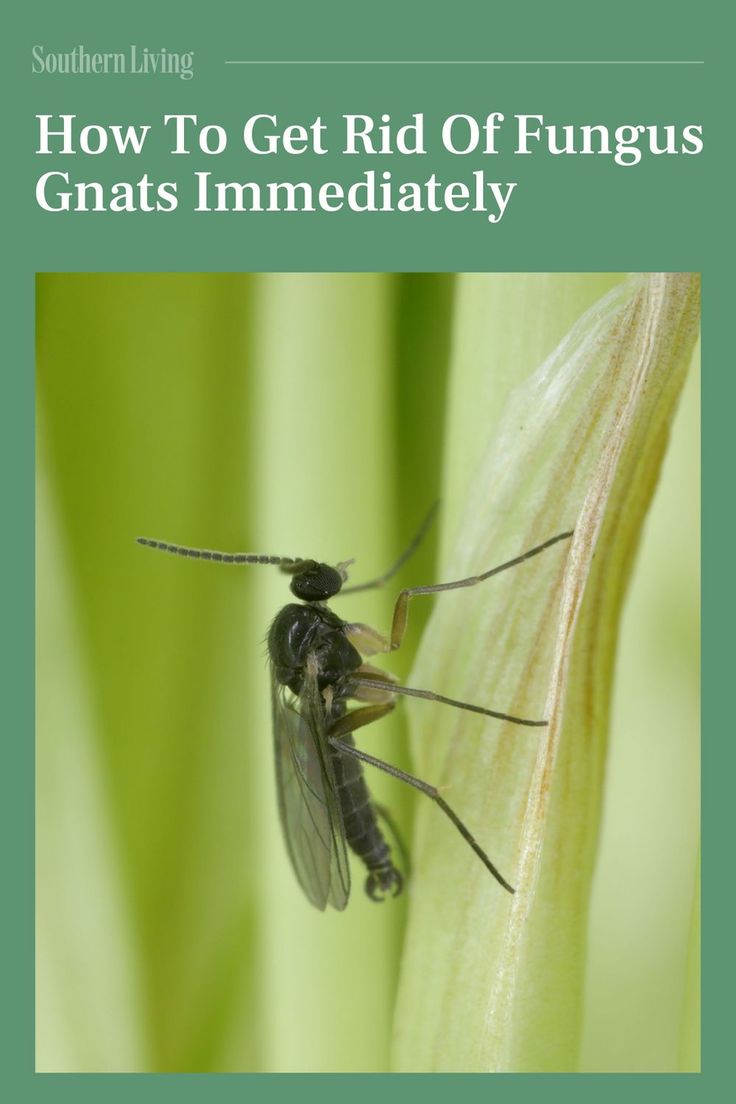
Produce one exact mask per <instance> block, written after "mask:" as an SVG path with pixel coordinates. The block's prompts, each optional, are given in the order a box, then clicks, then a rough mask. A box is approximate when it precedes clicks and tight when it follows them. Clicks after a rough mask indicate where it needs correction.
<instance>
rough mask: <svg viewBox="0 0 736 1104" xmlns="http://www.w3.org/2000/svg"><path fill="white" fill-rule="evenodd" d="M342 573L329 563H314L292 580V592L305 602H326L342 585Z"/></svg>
mask: <svg viewBox="0 0 736 1104" xmlns="http://www.w3.org/2000/svg"><path fill="white" fill-rule="evenodd" d="M342 582H343V580H342V575H341V574H340V572H339V571H338V570H337V569H336V568H334V567H330V565H329V564H324V563H318V564H313V565H312V566H311V567H309V568H308V569H307V570H306V571H300V572H299V574H298V575H295V576H294V578H293V579H292V580H291V593H292V594H293V595H294V596H295V597H296V598H301V600H302V601H303V602H324V601H325V600H326V599H327V598H332V597H333V595H335V594H337V593H338V591H339V590H340V588H341V587H342Z"/></svg>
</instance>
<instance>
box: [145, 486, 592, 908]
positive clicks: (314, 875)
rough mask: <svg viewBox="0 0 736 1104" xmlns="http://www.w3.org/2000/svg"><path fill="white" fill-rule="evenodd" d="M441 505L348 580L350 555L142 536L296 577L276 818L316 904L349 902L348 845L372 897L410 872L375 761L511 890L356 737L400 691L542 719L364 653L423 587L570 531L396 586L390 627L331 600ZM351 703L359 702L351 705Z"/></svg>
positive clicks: (278, 745)
mask: <svg viewBox="0 0 736 1104" xmlns="http://www.w3.org/2000/svg"><path fill="white" fill-rule="evenodd" d="M434 511H435V507H433V509H432V511H430V514H429V515H428V516H427V518H425V520H424V522H423V524H422V526H421V527H420V529H419V532H418V533H417V534H416V536H415V537H414V539H413V540H412V542H411V543H410V545H409V546H408V548H407V549H406V550H405V551H404V552H403V553H402V555H401V556H400V557H399V559H398V560H397V561H396V563H395V564H393V566H392V567H391V568H390V569H389V570H388V571H386V572H385V573H384V574H383V575H380V576H378V577H377V578H375V579H371V580H370V581H369V582H367V583H361V584H358V585H352V586H345V583H346V582H347V579H348V571H347V569H348V567H349V566H350V564H351V563H352V562H353V561H352V560H348V561H344V562H342V563H338V564H337V565H336V566H334V567H333V566H331V565H330V564H326V563H319V562H317V561H316V560H309V559H301V558H298V557H297V558H292V557H289V556H268V555H259V554H256V553H250V552H212V551H208V550H206V549H200V548H188V547H185V546H182V545H178V544H168V543H167V542H165V541H160V540H151V539H149V538H148V537H138V538H137V541H138V543H139V544H142V545H145V546H146V547H148V548H155V549H158V550H159V551H162V552H170V553H173V554H174V555H177V556H186V557H190V558H192V559H199V560H212V561H213V562H215V563H225V564H271V565H274V566H277V567H278V568H279V569H280V570H281V571H282V572H284V573H286V574H287V575H290V576H291V584H290V587H291V592H292V594H293V595H294V597H295V598H297V599H299V604H297V603H290V604H289V605H287V606H284V608H283V609H282V610H281V611H280V612H279V613H278V614H277V615H276V617H275V619H274V621H273V623H272V624H271V627H270V629H269V631H268V638H267V642H268V655H269V664H270V671H271V698H272V712H273V736H274V746H275V756H276V781H277V792H278V804H279V813H280V818H281V826H282V829H283V833H284V838H285V841H286V846H287V850H288V852H289V856H290V859H291V864H292V866H293V868H294V872H295V874H296V876H297V879H298V881H299V884H300V885H301V887H302V889H303V890H304V892H305V894H306V896H307V897H308V899H309V900H310V901H311V903H312V904H313V905H315V906H316V907H317V908H319V909H324V908H325V907H326V906H327V905H331V906H332V907H333V908H335V909H344V908H345V906H346V904H347V902H348V897H349V895H350V868H349V864H348V850H347V849H348V847H350V848H351V849H352V851H353V852H354V853H355V854H356V855H357V856H358V857H359V858H360V859H361V860H362V861H363V863H364V864H365V866H366V869H367V871H368V876H367V878H366V882H365V890H366V893H367V894H368V896H369V897H370V898H371V900H373V901H381V900H383V899H384V898H385V897H386V896H388V895H389V894H390V895H392V896H394V897H396V896H397V895H398V894H399V893H400V892H401V890H402V886H403V877H402V874H401V872H400V870H399V869H398V867H397V866H396V865H395V864H394V861H393V858H392V853H391V848H390V846H389V844H388V843H387V841H386V839H385V836H384V834H383V832H382V829H381V824H380V821H381V819H383V820H385V821H386V822H387V824H388V826H389V828H390V829H392V830H393V825H392V823H391V820H390V817H389V816H388V814H387V812H386V811H385V810H384V809H383V808H382V807H381V806H379V805H377V804H376V802H374V801H373V800H372V798H371V795H370V792H369V790H368V786H367V783H366V781H365V777H364V774H363V764H364V763H368V764H370V765H371V766H373V767H377V768H378V769H379V770H382V771H385V772H386V773H387V774H390V775H392V776H393V777H394V778H398V779H400V780H401V781H402V782H405V783H407V784H408V785H409V786H412V787H413V788H414V789H416V790H419V791H420V792H421V793H423V794H426V795H427V796H428V797H430V798H431V799H432V800H433V801H434V802H435V804H436V805H437V806H438V807H439V808H440V809H441V810H442V812H443V813H444V814H445V816H447V817H448V818H449V820H451V821H452V823H453V824H454V825H455V827H456V828H457V830H458V831H459V832H460V835H461V836H462V837H463V839H464V840H465V842H466V843H467V844H469V846H470V847H471V848H472V849H473V851H474V852H475V853H476V855H477V856H478V858H479V859H480V860H481V862H482V863H483V864H484V866H485V867H486V869H487V870H488V871H489V872H490V873H491V874H492V875H493V877H494V878H495V879H496V881H497V882H498V883H499V884H500V885H501V886H503V888H504V889H506V890H508V892H509V893H513V892H514V889H513V887H512V886H511V885H510V884H509V882H508V881H507V880H506V879H505V878H504V876H503V875H502V874H501V873H500V871H499V870H498V869H497V868H496V866H495V865H494V864H493V863H492V862H491V860H490V858H489V857H488V855H487V854H486V852H485V851H484V850H483V848H482V847H481V846H480V844H479V843H478V842H477V840H476V839H475V837H474V836H473V835H472V834H471V832H470V831H469V829H468V828H467V827H466V826H465V824H464V823H463V822H462V820H461V819H460V818H459V817H458V815H457V814H456V813H455V811H454V810H453V809H452V808H451V807H450V806H449V805H448V804H447V802H446V801H445V799H444V798H443V797H442V795H441V794H440V793H439V792H438V791H437V789H436V788H435V787H434V786H432V785H430V784H429V783H428V782H424V781H422V779H420V778H416V777H415V776H414V775H412V774H408V773H407V772H406V771H403V770H400V769H399V768H398V767H395V766H392V765H391V764H390V763H386V762H384V761H383V760H382V759H377V758H376V757H375V756H373V755H369V754H368V753H367V752H365V751H362V750H361V749H360V748H358V747H356V745H355V741H354V738H353V733H354V732H355V731H356V730H357V729H359V728H362V727H363V726H364V725H367V724H372V723H373V722H374V721H377V720H379V719H380V718H381V717H385V716H386V715H387V714H388V713H390V712H391V710H392V709H393V708H394V706H395V699H396V696H397V695H408V696H410V697H416V698H425V699H428V700H430V701H436V702H442V703H443V704H445V705H449V706H453V707H455V708H457V709H465V710H469V711H470V712H472V713H482V714H483V715H484V716H487V717H495V718H497V719H499V720H502V721H508V722H511V723H512V724H518V725H529V726H534V727H539V726H544V725H546V724H547V723H548V722H547V721H545V720H540V721H535V720H528V719H526V718H524V717H514V716H511V715H509V714H507V713H500V712H498V711H496V710H493V709H486V708H483V707H481V706H479V705H472V704H470V703H468V702H461V701H455V700H454V699H453V698H447V697H444V696H443V695H441V694H437V693H435V692H434V691H431V690H418V689H415V688H413V687H409V686H402V685H400V684H399V683H398V682H397V681H396V680H395V679H394V677H393V676H392V675H391V674H389V673H387V672H386V671H382V670H380V669H379V668H377V667H374V666H372V665H371V664H369V663H366V662H365V657H366V656H372V655H377V654H378V653H381V652H384V653H385V652H391V651H394V650H395V649H396V648H398V647H399V646H400V645H401V642H402V640H403V637H404V633H405V631H406V626H407V618H408V608H409V602H410V600H411V599H412V598H414V597H417V596H418V595H421V594H437V593H439V592H441V591H446V590H456V589H459V588H461V587H472V586H476V585H477V584H478V583H482V582H484V581H485V580H486V579H490V578H491V577H492V576H493V575H498V574H499V573H500V572H502V571H506V570H508V569H509V568H512V567H515V566H516V565H517V564H520V563H522V562H523V561H524V560H528V559H530V558H531V557H532V556H536V555H538V554H539V553H540V552H543V551H545V549H547V548H550V547H551V546H552V545H554V544H557V542H558V541H562V540H566V539H567V538H569V537H571V536H572V530H571V531H570V532H565V533H558V534H557V536H554V537H551V538H550V539H549V540H546V541H545V542H544V543H543V544H539V545H536V546H535V547H534V548H530V549H528V550H527V551H526V552H523V553H522V554H521V555H519V556H516V557H514V559H512V560H507V561H506V562H505V563H502V564H500V565H498V566H497V567H494V568H492V569H491V570H490V571H485V572H483V573H482V574H480V575H475V576H471V577H469V578H466V579H458V580H455V581H454V582H449V583H436V584H434V585H432V586H418V587H409V588H406V589H404V590H401V591H400V592H399V595H398V597H397V598H396V602H395V605H394V612H393V620H392V624H391V631H390V634H389V636H388V637H385V636H383V635H381V633H379V632H377V631H376V630H375V629H373V628H371V627H370V626H369V625H364V624H361V623H358V622H349V621H344V620H343V619H342V618H341V617H340V616H338V614H337V613H335V612H334V610H332V609H331V608H330V607H329V606H328V604H327V603H328V601H329V600H330V599H331V598H334V597H335V596H336V595H338V594H340V593H342V594H348V593H355V592H356V591H359V590H370V589H373V588H376V587H381V586H383V585H384V584H385V583H387V582H388V581H389V580H390V579H391V578H392V577H393V576H394V575H395V574H396V573H397V571H398V570H399V568H400V567H401V566H402V565H403V564H404V562H405V561H406V560H407V559H408V558H409V556H410V555H411V554H412V553H413V552H414V550H415V549H416V547H417V546H418V544H419V543H420V541H421V539H422V537H423V536H424V533H425V531H426V529H427V528H428V526H429V524H430V522H431V520H432V516H433V514H434ZM348 703H355V704H356V705H357V708H353V709H349V708H348Z"/></svg>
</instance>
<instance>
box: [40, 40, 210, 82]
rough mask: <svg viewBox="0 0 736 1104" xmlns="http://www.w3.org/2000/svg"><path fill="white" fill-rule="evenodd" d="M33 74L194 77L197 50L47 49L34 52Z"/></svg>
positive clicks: (130, 47) (42, 48)
mask: <svg viewBox="0 0 736 1104" xmlns="http://www.w3.org/2000/svg"><path fill="white" fill-rule="evenodd" d="M31 72H32V73H45V74H47V75H49V76H52V75H53V76H68V75H72V76H94V75H103V74H105V73H111V74H113V75H116V76H131V77H159V76H162V77H179V78H180V80H191V79H192V77H193V76H194V50H189V51H187V52H186V53H183V54H179V53H176V52H175V51H174V50H167V49H166V47H165V46H162V47H161V49H160V50H149V49H148V47H147V46H128V48H127V50H125V51H122V52H120V51H118V52H116V53H109V52H104V53H94V52H92V51H90V50H87V49H86V47H84V46H82V44H81V43H80V44H79V45H78V46H74V47H73V49H71V50H66V51H59V50H47V49H46V47H45V46H39V45H36V46H33V48H32V49H31Z"/></svg>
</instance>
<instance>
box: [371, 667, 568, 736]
mask: <svg viewBox="0 0 736 1104" xmlns="http://www.w3.org/2000/svg"><path fill="white" fill-rule="evenodd" d="M361 673H362V674H363V675H367V676H368V677H363V678H361V677H360V675H361ZM356 676H358V677H356ZM356 676H351V678H350V684H351V686H363V687H366V688H368V689H369V690H373V691H374V692H376V686H377V684H378V685H380V686H381V688H382V690H383V689H384V685H382V684H385V692H387V693H390V694H406V696H407V697H409V698H424V699H425V701H436V702H441V703H442V704H443V705H452V706H454V708H455V709H467V710H468V712H469V713H482V714H483V716H484V717H495V718H496V719H497V720H499V721H509V722H510V723H511V724H518V725H527V726H528V727H529V728H544V727H546V725H548V724H549V721H530V720H528V719H527V718H525V717H514V716H513V715H512V714H510V713H499V712H497V710H495V709H484V708H483V706H481V705H471V704H470V702H461V701H457V700H456V699H455V698H446V697H444V695H442V694H436V693H435V692H434V690H415V689H413V687H411V686H399V685H397V683H395V682H391V683H389V682H388V680H387V679H386V675H385V672H384V671H381V672H380V676H382V677H378V678H373V677H371V675H370V672H369V671H365V670H364V668H359V669H358V671H356ZM353 696H354V697H358V695H357V694H356V695H353Z"/></svg>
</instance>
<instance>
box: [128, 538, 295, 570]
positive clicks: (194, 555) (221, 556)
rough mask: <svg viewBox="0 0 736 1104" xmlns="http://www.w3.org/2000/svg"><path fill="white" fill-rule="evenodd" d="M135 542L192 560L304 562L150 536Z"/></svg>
mask: <svg viewBox="0 0 736 1104" xmlns="http://www.w3.org/2000/svg"><path fill="white" fill-rule="evenodd" d="M135 539H136V543H137V544H142V545H144V546H145V547H146V548H155V549H157V550H158V551H159V552H171V553H172V555H174V556H188V557H189V558H190V559H193V560H214V561H215V562H216V563H226V564H274V565H276V566H293V565H295V564H301V563H305V562H306V561H305V560H303V559H302V558H301V557H300V556H296V557H294V556H261V555H259V554H258V553H257V552H213V551H212V550H210V549H208V548H188V547H187V546H186V545H183V544H168V543H167V541H160V540H151V539H150V537H136V538H135Z"/></svg>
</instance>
